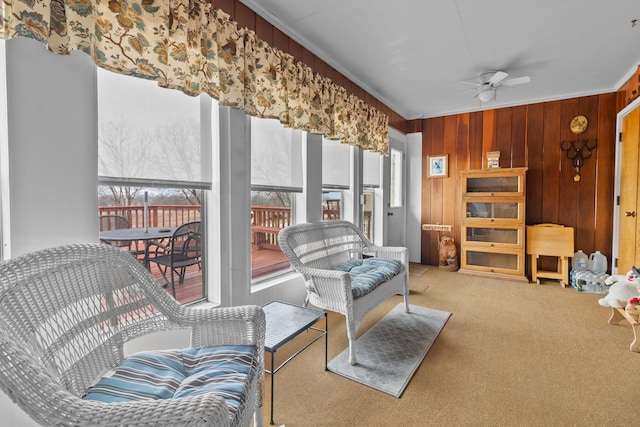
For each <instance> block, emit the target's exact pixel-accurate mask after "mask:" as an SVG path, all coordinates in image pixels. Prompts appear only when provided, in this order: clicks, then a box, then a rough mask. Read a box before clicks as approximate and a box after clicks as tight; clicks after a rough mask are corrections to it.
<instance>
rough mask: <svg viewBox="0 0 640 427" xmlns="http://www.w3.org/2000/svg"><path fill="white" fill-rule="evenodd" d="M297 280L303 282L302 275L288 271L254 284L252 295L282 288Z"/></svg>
mask: <svg viewBox="0 0 640 427" xmlns="http://www.w3.org/2000/svg"><path fill="white" fill-rule="evenodd" d="M295 280H302V275H301V274H300V273H296V272H295V271H288V272H286V273H284V274H280V275H278V276H275V277H270V278H268V279H264V280H261V281H259V282H255V283H252V284H251V293H252V294H253V293H256V292H261V291H264V290H265V289H269V288H273V287H275V286H281V285H284V284H286V283H290V282H293V281H295Z"/></svg>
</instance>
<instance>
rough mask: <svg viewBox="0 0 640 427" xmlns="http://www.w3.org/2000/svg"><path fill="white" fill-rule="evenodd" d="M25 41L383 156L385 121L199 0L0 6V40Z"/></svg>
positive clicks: (61, 0) (35, 0) (12, 1)
mask: <svg viewBox="0 0 640 427" xmlns="http://www.w3.org/2000/svg"><path fill="white" fill-rule="evenodd" d="M20 36H21V37H28V38H32V39H35V40H38V41H40V42H42V43H44V44H46V45H47V47H48V48H49V50H51V51H52V52H54V53H57V54H69V52H70V51H71V50H80V51H83V52H85V53H86V54H88V55H91V58H92V59H93V61H94V62H95V63H96V65H98V66H99V67H103V68H105V69H108V70H111V71H114V72H116V73H120V74H127V75H131V76H136V77H140V78H145V79H150V80H155V81H157V82H158V84H159V85H160V86H162V87H166V88H170V89H177V90H181V91H182V92H184V93H186V94H188V95H198V94H200V93H203V92H204V93H207V94H209V95H210V96H211V97H213V98H215V99H217V100H218V102H219V103H220V105H225V106H230V107H232V108H237V109H242V110H244V111H245V112H246V113H247V114H249V115H252V116H256V117H264V118H275V119H278V120H280V122H281V123H283V124H284V125H285V126H287V127H292V128H296V129H301V130H305V131H307V132H311V133H318V134H322V135H324V136H325V137H326V138H328V139H337V140H340V141H342V142H343V143H347V144H352V145H356V146H358V147H360V148H362V149H365V150H371V151H374V152H378V153H381V154H387V152H388V147H389V139H388V133H387V125H388V117H387V116H386V115H385V114H383V113H381V112H380V111H378V110H377V109H375V108H374V107H372V106H370V105H368V104H366V103H365V102H364V101H363V100H361V99H359V98H358V97H356V96H354V95H352V94H349V93H347V91H346V89H344V88H343V87H340V86H338V85H336V84H335V83H333V82H332V81H331V80H330V79H327V78H325V77H322V76H320V75H318V74H316V73H314V72H313V70H312V69H311V68H310V67H308V66H306V65H305V64H303V63H301V62H300V61H297V60H295V58H293V57H292V56H291V55H289V54H287V53H285V52H282V51H280V50H278V49H275V48H273V47H272V46H270V45H269V44H267V43H265V42H264V41H263V40H261V39H259V38H258V37H257V36H256V34H255V32H253V31H252V30H249V29H246V28H239V27H238V25H237V23H235V22H234V21H232V20H231V18H230V16H229V15H228V14H226V13H224V12H223V11H221V10H219V9H217V8H215V7H214V6H212V5H211V4H210V3H208V2H206V1H205V0H191V1H188V0H163V1H161V0H122V1H117V0H5V1H3V2H2V3H0V38H1V39H5V40H8V39H11V38H13V37H20Z"/></svg>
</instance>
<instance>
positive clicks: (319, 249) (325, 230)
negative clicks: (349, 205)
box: [278, 221, 409, 365]
mask: <svg viewBox="0 0 640 427" xmlns="http://www.w3.org/2000/svg"><path fill="white" fill-rule="evenodd" d="M278 242H279V244H280V247H281V248H282V251H283V252H284V253H285V254H286V255H287V257H288V258H289V261H290V262H291V264H292V266H293V268H294V269H295V270H296V271H297V272H299V273H301V274H302V276H303V277H304V280H305V287H306V289H307V297H306V299H305V302H304V305H307V304H308V303H311V304H313V305H315V306H317V307H320V308H322V309H324V310H330V311H334V312H337V313H340V314H342V315H344V316H345V317H346V323H347V337H348V340H349V363H351V364H352V365H354V364H356V351H355V340H356V333H357V330H358V326H359V325H360V323H361V321H362V319H363V318H364V316H365V315H366V314H367V313H368V312H369V311H371V310H372V309H373V308H375V307H377V306H378V305H379V304H380V303H381V302H382V301H384V300H386V299H387V298H389V297H390V296H392V295H396V294H400V295H403V296H404V304H405V311H406V312H409V276H408V271H409V269H408V250H407V248H404V247H381V246H376V245H374V244H372V243H371V242H370V241H369V240H368V239H367V238H366V237H365V236H364V235H363V234H362V232H361V231H360V230H359V229H358V228H356V227H355V226H354V225H353V224H352V223H350V222H348V221H323V222H316V223H307V224H296V225H292V226H289V227H286V228H284V229H283V230H282V231H280V234H279V235H278ZM363 253H367V254H372V255H373V256H374V257H373V258H369V259H368V260H371V261H370V262H367V261H368V260H361V261H362V262H360V258H361V256H360V255H361V254H363ZM378 260H381V261H378ZM385 260H394V261H393V262H391V263H390V264H394V263H395V264H397V266H398V270H397V273H396V274H395V275H393V276H392V277H389V278H388V279H387V280H385V281H384V282H382V283H377V284H375V285H373V286H371V287H370V288H367V289H366V290H364V291H363V290H362V289H356V287H355V286H354V284H355V282H356V281H359V280H360V278H361V277H362V276H359V275H358V274H355V273H352V272H348V271H347V270H349V269H350V268H351V266H356V269H358V268H362V267H364V265H365V264H368V265H370V266H374V267H375V266H377V265H378V264H380V263H382V264H386V263H387V262H386V261H385ZM360 264H362V266H361V265H360ZM383 269H384V268H383ZM352 271H353V270H352ZM384 274H385V271H380V270H379V269H378V270H371V271H369V272H368V273H365V274H363V276H365V278H366V277H368V276H381V275H384ZM352 282H353V283H352Z"/></svg>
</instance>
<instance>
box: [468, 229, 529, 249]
mask: <svg viewBox="0 0 640 427" xmlns="http://www.w3.org/2000/svg"><path fill="white" fill-rule="evenodd" d="M464 229H465V231H464V236H463V238H464V239H465V241H467V242H477V243H486V244H487V245H489V246H493V245H495V244H499V245H502V246H504V245H513V246H514V247H518V246H521V245H522V230H521V229H517V228H513V229H509V228H490V227H464Z"/></svg>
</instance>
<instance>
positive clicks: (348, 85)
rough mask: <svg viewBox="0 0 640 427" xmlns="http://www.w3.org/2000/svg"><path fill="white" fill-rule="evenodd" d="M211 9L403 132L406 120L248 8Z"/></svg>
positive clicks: (230, 3)
mask: <svg viewBox="0 0 640 427" xmlns="http://www.w3.org/2000/svg"><path fill="white" fill-rule="evenodd" d="M210 1H211V4H213V5H214V6H215V7H217V8H219V9H221V10H223V11H224V12H226V13H228V14H229V15H230V16H231V18H232V19H233V20H234V21H236V22H237V23H238V25H239V26H240V27H245V28H249V29H251V30H253V31H255V32H256V34H257V36H258V37H260V38H261V39H262V40H264V41H265V42H267V43H268V44H269V45H271V46H273V47H275V48H276V49H280V50H282V51H283V52H287V53H288V54H290V55H292V56H293V57H294V58H296V59H297V60H298V61H302V62H303V63H304V64H306V65H307V66H309V67H311V69H312V70H313V71H314V72H316V73H318V74H320V75H321V76H324V77H327V78H329V79H331V80H332V81H333V82H334V83H336V84H337V85H339V86H342V87H344V88H345V89H347V91H348V92H349V93H351V94H353V95H355V96H357V97H358V98H360V99H362V100H363V101H365V102H367V103H368V104H369V105H371V106H373V107H375V108H377V109H378V110H379V111H381V112H382V113H384V114H386V115H387V116H389V126H391V127H392V128H394V129H397V130H398V131H400V132H403V133H406V132H407V120H406V119H405V118H403V117H402V116H401V115H400V114H398V113H396V112H395V111H393V110H392V109H391V108H389V107H388V106H386V105H385V104H383V103H382V102H380V101H379V100H378V99H377V98H375V97H374V96H373V95H371V94H369V93H368V92H367V91H365V90H364V89H362V88H361V87H360V86H358V85H356V84H355V83H353V82H352V81H351V80H349V79H348V78H346V77H345V76H344V75H342V74H341V73H339V72H338V71H337V70H335V69H334V68H333V67H331V66H329V65H328V64H327V63H326V62H324V61H323V60H321V59H320V58H318V57H317V56H316V55H314V54H313V53H311V52H310V51H309V50H307V49H305V48H304V47H303V46H302V45H300V44H299V43H297V42H296V41H295V40H293V39H291V38H290V37H289V36H287V35H286V34H285V33H283V32H282V31H280V30H279V29H278V28H276V27H274V26H273V25H272V24H270V23H269V22H267V21H266V20H265V19H264V18H262V17H261V16H260V15H258V14H257V13H255V12H254V11H253V10H251V9H250V8H249V7H247V6H246V5H244V4H243V3H241V2H240V1H239V0H210Z"/></svg>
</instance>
